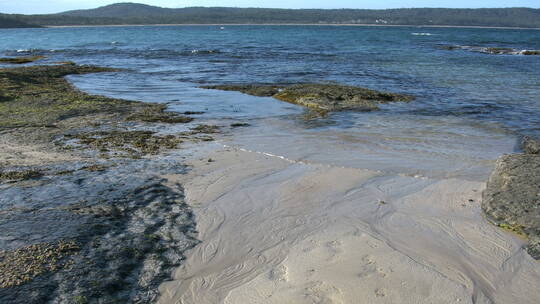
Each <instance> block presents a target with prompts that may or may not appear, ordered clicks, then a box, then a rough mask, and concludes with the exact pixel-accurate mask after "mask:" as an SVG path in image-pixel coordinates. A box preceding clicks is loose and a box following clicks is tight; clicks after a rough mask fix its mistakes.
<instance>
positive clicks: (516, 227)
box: [482, 138, 540, 260]
mask: <svg viewBox="0 0 540 304" xmlns="http://www.w3.org/2000/svg"><path fill="white" fill-rule="evenodd" d="M539 147H540V141H538V140H533V139H530V138H526V139H525V141H524V144H523V148H524V151H525V153H522V154H511V155H504V156H502V157H501V158H500V159H498V160H497V164H496V167H495V170H494V171H493V173H492V175H491V177H490V178H489V180H488V183H487V188H486V190H485V191H484V193H483V201H482V209H483V210H484V212H485V214H486V215H487V217H488V219H489V220H491V221H493V222H494V223H495V224H497V225H498V226H500V227H501V228H505V229H507V230H511V231H512V232H515V233H517V234H520V235H523V236H527V237H528V240H529V242H528V245H527V251H528V252H529V254H530V255H531V256H532V257H533V258H535V259H537V260H540V154H538V152H539Z"/></svg>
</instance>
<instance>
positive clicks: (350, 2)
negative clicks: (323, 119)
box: [0, 0, 540, 14]
mask: <svg viewBox="0 0 540 304" xmlns="http://www.w3.org/2000/svg"><path fill="white" fill-rule="evenodd" d="M117 2H137V3H145V4H150V5H156V6H162V7H186V6H235V7H281V8H373V9H381V8H401V7H455V8H461V7H471V8H478V7H516V6H520V7H534V8H540V0H438V1H435V0H332V1H328V0H325V1H323V0H177V1H174V0H157V1H144V0H141V1H136V0H132V1H122V0H116V1H114V0H112V1H110V0H0V12H1V13H21V14H40V13H57V12H61V11H66V10H72V9H80V8H95V7H98V6H102V5H107V4H111V3H117Z"/></svg>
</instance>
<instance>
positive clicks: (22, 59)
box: [0, 56, 45, 64]
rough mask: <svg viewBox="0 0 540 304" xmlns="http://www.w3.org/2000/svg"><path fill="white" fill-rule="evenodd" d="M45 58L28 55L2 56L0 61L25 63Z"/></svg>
mask: <svg viewBox="0 0 540 304" xmlns="http://www.w3.org/2000/svg"><path fill="white" fill-rule="evenodd" d="M43 58H45V57H44V56H28V57H13V58H0V63H10V64H24V63H30V62H34V61H37V60H40V59H43Z"/></svg>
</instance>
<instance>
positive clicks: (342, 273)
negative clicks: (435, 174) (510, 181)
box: [158, 146, 540, 304]
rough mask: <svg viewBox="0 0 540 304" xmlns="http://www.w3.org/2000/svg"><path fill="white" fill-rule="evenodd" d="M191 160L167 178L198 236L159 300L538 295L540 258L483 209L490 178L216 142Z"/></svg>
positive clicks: (429, 299)
mask: <svg viewBox="0 0 540 304" xmlns="http://www.w3.org/2000/svg"><path fill="white" fill-rule="evenodd" d="M209 158H210V159H212V160H214V161H213V162H208V159H209ZM191 165H192V166H193V170H191V172H190V173H188V174H187V175H185V176H179V177H171V178H170V179H171V180H174V179H175V178H180V179H179V180H176V182H180V183H182V184H184V185H185V189H186V190H185V191H186V192H185V193H186V200H187V202H188V204H190V205H191V207H192V208H193V210H194V213H195V215H196V221H197V230H198V232H199V235H198V238H199V239H200V240H201V241H202V242H201V244H199V245H198V246H197V247H195V248H194V249H193V250H191V251H190V252H189V253H188V255H187V256H188V259H187V260H186V261H185V263H184V264H183V265H182V266H180V267H179V268H178V269H177V270H176V272H175V274H174V280H173V281H170V282H167V283H164V284H162V285H161V287H160V292H161V297H160V299H159V301H158V303H183V304H185V303H235V304H236V303H538V302H539V301H540V295H539V294H538V292H537V290H538V286H539V284H540V264H539V263H537V262H536V261H534V260H533V259H532V258H531V257H530V256H529V255H528V254H527V253H526V252H525V251H524V250H523V249H522V246H523V240H520V239H519V238H517V237H516V236H514V235H510V234H508V233H506V232H505V231H503V230H501V229H499V228H497V227H495V226H492V225H491V224H489V223H488V222H487V221H486V220H485V219H484V218H483V216H482V212H481V209H480V200H481V192H482V190H483V189H484V187H485V182H483V181H475V180H472V181H471V180H467V179H464V178H428V177H413V176H403V175H398V174H393V173H384V172H380V171H374V170H366V169H358V168H344V167H333V166H329V165H323V164H315V163H314V164H309V163H302V162H295V161H292V160H288V159H284V158H279V157H274V156H270V155H265V154H262V153H256V152H249V151H245V150H244V151H243V150H239V149H236V148H230V147H224V148H223V147H217V146H216V147H215V149H210V151H208V150H206V151H204V152H199V153H198V154H197V156H196V157H195V158H193V160H192V161H191Z"/></svg>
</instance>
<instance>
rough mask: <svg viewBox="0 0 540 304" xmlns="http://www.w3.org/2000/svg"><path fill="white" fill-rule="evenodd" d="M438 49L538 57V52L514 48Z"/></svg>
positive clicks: (465, 47) (448, 46) (463, 46)
mask: <svg viewBox="0 0 540 304" xmlns="http://www.w3.org/2000/svg"><path fill="white" fill-rule="evenodd" d="M438 48H439V49H441V50H447V51H455V50H464V51H469V52H475V53H482V54H489V55H525V56H535V55H540V50H520V49H515V48H509V47H484V46H469V45H440V46H439V47H438Z"/></svg>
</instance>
